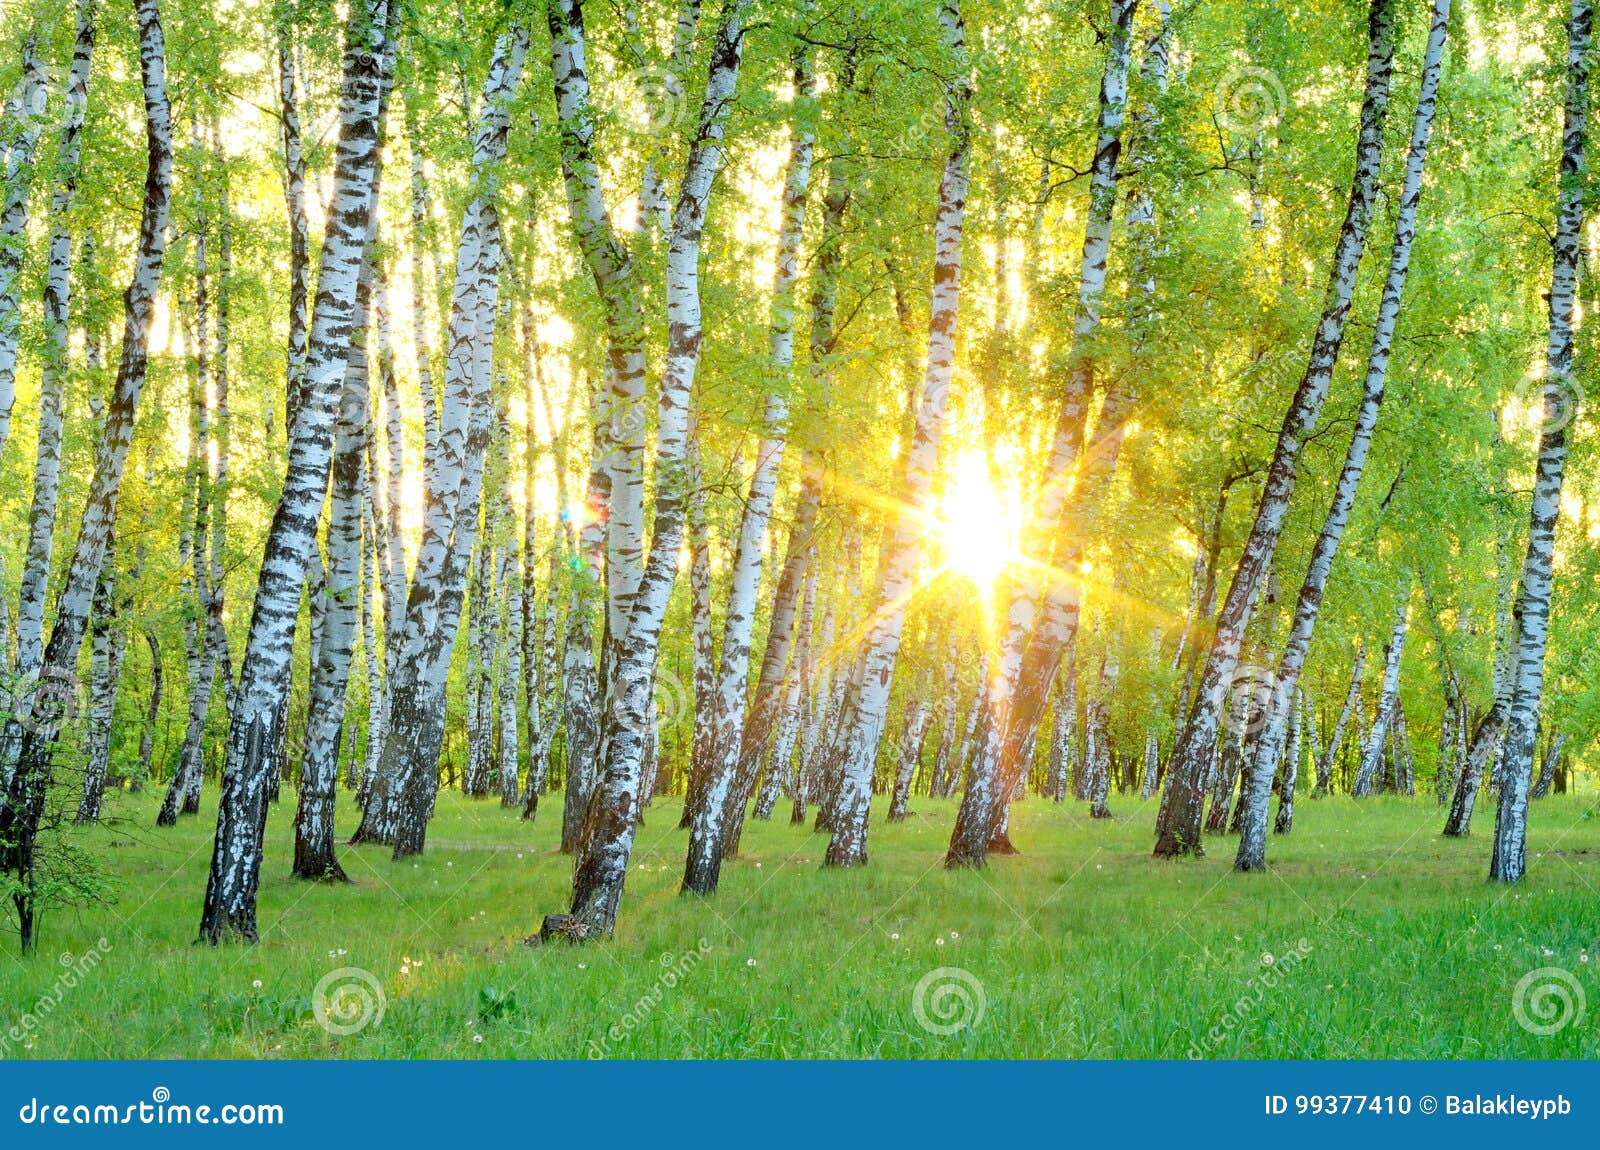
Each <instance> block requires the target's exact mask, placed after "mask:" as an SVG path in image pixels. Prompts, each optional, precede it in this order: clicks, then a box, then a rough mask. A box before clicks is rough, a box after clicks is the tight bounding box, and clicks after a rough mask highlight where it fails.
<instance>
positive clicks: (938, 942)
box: [933, 938, 944, 946]
mask: <svg viewBox="0 0 1600 1150" xmlns="http://www.w3.org/2000/svg"><path fill="white" fill-rule="evenodd" d="M933 945H934V946H943V945H944V939H942V938H936V939H934V940H933Z"/></svg>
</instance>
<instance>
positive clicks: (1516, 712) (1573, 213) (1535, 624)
mask: <svg viewBox="0 0 1600 1150" xmlns="http://www.w3.org/2000/svg"><path fill="white" fill-rule="evenodd" d="M1593 20H1594V12H1593V7H1592V4H1591V0H1572V15H1571V21H1570V23H1569V24H1568V26H1567V94H1566V113H1565V119H1564V122H1563V125H1562V134H1561V173H1560V176H1561V178H1560V191H1559V193H1558V200H1557V209H1556V234H1555V241H1554V243H1553V245H1552V247H1553V248H1554V252H1555V259H1554V264H1553V267H1552V270H1551V278H1550V295H1549V300H1550V341H1549V346H1548V349H1547V352H1546V356H1545V380H1544V420H1543V425H1542V427H1541V430H1540V434H1539V461H1538V465H1537V467H1536V469H1535V473H1534V484H1533V506H1532V508H1531V510H1530V512H1529V527H1528V552H1527V557H1526V559H1525V560H1524V561H1523V565H1522V582H1521V585H1520V587H1519V589H1518V591H1517V605H1516V610H1515V612H1514V618H1515V620H1516V638H1517V642H1516V652H1517V654H1516V659H1517V662H1516V677H1515V680H1514V682H1515V693H1514V694H1513V695H1512V698H1511V713H1510V717H1509V719H1508V721H1507V726H1506V740H1505V748H1504V751H1503V754H1504V757H1505V758H1504V763H1503V765H1502V768H1501V771H1502V781H1501V787H1500V803H1499V806H1498V808H1497V809H1496V812H1495V828H1494V858H1493V860H1492V862H1491V863H1490V866H1489V877H1490V878H1491V879H1493V880H1495V881H1496V882H1508V883H1509V882H1520V881H1521V879H1522V876H1523V873H1524V872H1525V871H1526V870H1527V861H1528V860H1527V836H1528V825H1527V820H1528V788H1529V784H1530V783H1531V782H1532V779H1533V744H1534V740H1535V738H1536V737H1537V735H1538V730H1539V708H1540V704H1541V702H1542V701H1543V693H1544V657H1545V646H1546V644H1547V643H1548V641H1549V635H1550V598H1551V587H1552V584H1553V582H1554V570H1553V568H1554V562H1555V537H1556V526H1557V523H1558V521H1559V520H1560V518H1561V486H1562V479H1563V478H1564V476H1565V472H1566V465H1567V453H1568V437H1567V432H1568V427H1567V420H1566V419H1563V418H1562V417H1561V416H1562V412H1563V411H1566V410H1568V409H1569V406H1570V404H1571V403H1572V395H1573V391H1574V389H1575V387H1576V384H1575V383H1574V381H1573V363H1572V358H1573V356H1572V344H1573V329H1574V326H1575V317H1576V315H1577V306H1578V305H1577V289H1578V273H1579V267H1580V262H1581V260H1582V235H1583V197H1584V173H1585V170H1586V168H1587V157H1586V155H1585V145H1586V142H1587V141H1586V132H1587V124H1586V117H1587V113H1588V99H1589V69H1590V67H1591V61H1590V58H1589V43H1590V34H1591V32H1592V29H1593ZM1580 394H1581V393H1580Z"/></svg>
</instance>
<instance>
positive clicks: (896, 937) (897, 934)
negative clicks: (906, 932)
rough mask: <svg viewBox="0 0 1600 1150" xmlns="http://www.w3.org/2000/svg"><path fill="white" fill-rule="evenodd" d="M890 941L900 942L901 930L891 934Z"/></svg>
mask: <svg viewBox="0 0 1600 1150" xmlns="http://www.w3.org/2000/svg"><path fill="white" fill-rule="evenodd" d="M889 941H890V942H899V941H900V932H899V931H895V932H894V933H892V934H891V935H889Z"/></svg>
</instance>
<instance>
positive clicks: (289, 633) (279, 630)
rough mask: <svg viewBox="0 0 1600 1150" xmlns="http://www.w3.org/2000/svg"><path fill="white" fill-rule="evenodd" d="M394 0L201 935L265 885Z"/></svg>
mask: <svg viewBox="0 0 1600 1150" xmlns="http://www.w3.org/2000/svg"><path fill="white" fill-rule="evenodd" d="M389 42H390V31H389V4H388V2H387V0H360V2H359V3H357V4H354V5H352V6H351V9H350V17H349V22H348V25H347V31H346V39H345V61H344V81H343V85H342V90H341V93H340V101H339V103H340V108H339V111H340V130H339V142H338V146H337V150H336V156H335V161H334V180H333V192H332V196H331V198H330V201H329V211H328V224H327V230H326V233H325V235H324V238H323V245H322V262H321V268H320V271H319V274H318V278H317V306H316V311H315V314H314V315H313V317H312V320H311V327H310V334H309V339H308V344H307V354H306V363H305V376H304V379H303V381H302V384H301V387H300V389H299V390H300V395H299V399H298V401H297V402H296V403H295V404H294V421H293V423H292V424H291V425H290V430H289V461H288V466H287V468H286V471H285V475H284V484H283V492H282V495H281V497H280V498H279V501H278V506H277V510H276V512H275V513H274V515H273V519H272V525H271V527H270V528H269V530H268V535H267V541H266V547H265V551H264V554H263V558H262V567H261V575H260V578H259V580H258V583H257V588H256V598H255V607H254V610H253V612H252V615H251V620H250V632H249V639H248V640H247V642H246V647H245V653H244V657H243V660H242V662H241V665H240V672H239V686H238V689H237V696H236V698H237V702H236V710H235V716H234V722H233V723H232V725H231V728H230V732H229V737H228V756H227V766H226V768H225V770H224V772H223V779H222V797H221V805H220V808H219V812H218V818H217V833H216V840H215V845H214V848H213V853H212V860H211V875H210V879H209V881H208V883H207V887H206V900H205V908H204V911H203V913H202V915H201V921H200V936H201V938H202V939H204V940H205V941H207V942H210V943H213V944H215V943H218V942H221V941H222V940H223V939H225V938H230V937H239V938H242V939H244V940H246V941H250V942H254V941H255V939H256V891H257V888H258V886H259V882H260V874H261V857H262V835H263V832H264V830H265V824H266V814H267V795H268V791H269V789H270V788H269V784H270V782H271V780H270V778H269V775H270V774H271V773H272V767H273V758H274V748H275V747H276V745H277V744H279V743H280V741H281V738H280V737H281V734H282V730H281V726H282V721H283V716H284V706H283V704H284V701H285V699H286V698H287V696H288V692H289V670H290V664H291V662H292V659H293V654H294V632H295V625H296V621H297V618H298V615H299V607H300V595H301V588H302V586H303V584H304V582H305V574H306V569H307V567H308V566H309V565H310V560H311V556H312V552H313V551H315V549H316V532H317V521H318V519H319V518H320V513H321V508H322V502H323V498H324V495H325V493H326V490H327V483H328V469H329V464H330V462H331V460H332V456H333V447H334V444H333V438H334V436H333V431H334V422H335V409H336V407H337V405H338V399H339V393H340V389H341V386H342V383H343V380H344V375H345V366H346V359H347V357H348V351H349V340H350V333H351V329H352V325H353V323H354V321H355V312H356V282H357V280H358V278H359V272H360V267H361V264H362V257H363V255H364V253H365V249H366V244H367V238H368V229H369V226H370V220H371V216H372V212H373V210H374V204H373V199H372V189H373V174H374V170H375V168H376V165H377V154H378V104H379V92H380V89H381V87H382V85H383V83H384V72H385V67H386V65H387V63H388V61H389V60H390V59H391V58H392V52H391V50H390V46H389Z"/></svg>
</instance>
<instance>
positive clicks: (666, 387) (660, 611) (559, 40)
mask: <svg viewBox="0 0 1600 1150" xmlns="http://www.w3.org/2000/svg"><path fill="white" fill-rule="evenodd" d="M575 7H576V5H575V3H574V0H557V3H555V4H552V6H551V25H552V26H551V32H552V35H553V39H554V47H553V49H552V56H553V66H554V71H555V76H556V87H557V91H558V92H560V91H562V89H563V88H567V89H569V90H570V88H571V86H572V84H573V81H574V73H575V72H578V73H581V69H582V64H581V61H582V43H583V41H582V29H581V23H580V22H579V21H577V20H576V19H575V18H574V15H573V13H574V10H575ZM563 10H564V11H565V13H566V16H567V18H566V20H565V21H563V20H561V19H560V18H559V14H560V13H561V12H562V11H563ZM747 15H748V4H747V0H729V2H728V4H727V5H726V6H725V7H724V9H723V13H722V20H721V23H720V25H719V27H718V28H717V32H716V36H715V39H714V43H713V45H712V50H711V66H710V72H709V74H708V76H707V78H706V88H705V98H704V100H703V101H702V104H701V112H700V122H699V130H698V132H697V134H696V135H695V137H694V143H693V145H692V146H691V147H690V150H689V155H688V159H687V161H686V164H685V167H684V176H683V185H682V190H681V192H680V194H679V196H678V202H677V207H676V209H675V210H674V212H673V219H672V235H671V239H670V241H669V243H668V251H667V292H666V296H667V299H666V310H667V320H668V342H667V354H666V363H665V369H664V372H663V375H662V381H661V396H660V402H659V409H658V410H659V420H658V424H657V433H656V464H655V486H656V490H655V527H654V532H653V534H652V537H651V540H650V555H649V559H648V560H647V562H646V563H645V565H644V570H643V575H642V578H641V579H639V581H638V582H637V584H636V586H635V588H634V591H633V593H631V594H627V593H626V592H624V593H625V595H626V607H627V618H626V628H625V630H624V632H623V635H622V637H621V638H620V641H619V639H618V637H617V636H616V635H615V634H613V636H612V649H613V650H614V652H615V657H614V662H613V664H612V665H613V668H614V671H615V675H614V678H613V680H612V682H611V690H610V692H609V697H608V699H607V707H606V714H605V720H604V726H603V728H602V738H601V743H600V745H601V747H602V748H603V755H602V758H601V761H600V771H599V775H598V777H597V778H596V780H595V786H594V790H593V793H592V794H591V795H590V798H589V803H588V808H587V810H586V811H585V812H584V823H583V829H582V832H581V834H580V838H579V843H578V848H577V851H576V856H577V857H576V859H575V860H574V867H573V876H572V904H571V907H572V909H571V914H572V918H573V919H574V920H575V922H576V923H577V925H578V928H579V931H580V933H582V934H584V935H586V936H595V935H600V936H608V935H610V934H611V932H612V931H613V929H614V928H615V926H616V919H617V909H618V906H619V905H620V903H621V900H622V888H623V883H624V881H625V879H626V878H627V871H628V859H629V856H630V854H631V853H632V850H633V837H634V832H635V828H636V826H637V821H636V820H637V813H638V795H639V793H640V782H641V773H642V770H643V759H644V753H645V743H646V739H647V738H648V735H649V732H650V730H651V729H652V728H653V723H652V721H651V720H652V718H653V714H654V704H655V700H654V679H655V670H656V662H657V657H658V655H659V653H660V638H661V626H662V623H663V621H664V618H665V615H666V610H667V603H668V600H669V599H670V598H671V595H672V588H673V584H674V583H675V582H676V580H677V574H678V565H679V559H678V553H679V549H680V548H681V546H682V543H683V535H684V519H685V513H686V510H687V507H686V503H687V500H686V498H685V496H686V492H685V491H684V483H685V480H686V479H687V471H688V462H689V459H688V455H689V436H690V418H689V409H690V406H691V403H692V397H693V395H694V377H695V371H696V369H697V368H698V366H699V360H700V344H701V330H700V244H701V237H702V234H703V231H704V227H705V217H706V208H707V205H708V203H709V201H710V198H711V191H712V187H713V185H714V184H715V181H716V177H717V173H718V172H719V171H720V170H721V168H722V157H723V153H722V139H723V134H724V132H725V130H726V125H727V116H728V111H729V105H730V104H731V102H732V100H733V96H734V93H735V90H736V88H737V86H738V79H739V65H740V62H741V58H742V56H743V51H744V40H745V20H746V17H747ZM562 25H564V26H562ZM575 64H576V66H575ZM584 95H585V97H587V86H586V85H585V86H584ZM576 215H577V212H574V216H575V217H576ZM614 398H615V397H614ZM620 458H621V461H622V462H623V463H624V464H626V463H627V461H628V459H629V452H628V451H627V450H626V446H625V449H624V450H623V451H622V453H621V457H620ZM638 463H639V467H638V470H637V471H632V470H629V469H628V468H624V472H623V474H622V475H620V476H619V479H620V481H621V485H622V487H623V488H625V489H626V488H630V487H633V486H637V487H639V488H640V489H641V490H642V488H643V484H644V474H643V466H642V465H643V460H642V459H640V460H639V461H638ZM612 495H613V499H615V497H616V495H617V484H615V483H614V484H613V489H612ZM614 506H615V504H614ZM614 521H615V514H614V515H613V522H614ZM609 546H610V547H612V548H615V547H616V546H617V541H616V539H615V538H613V539H612V540H611V541H610V543H609ZM623 561H624V562H625V561H626V556H623ZM613 574H614V572H613ZM610 594H611V599H612V607H613V609H614V608H615V607H616V605H617V603H616V596H617V592H616V590H615V589H611V591H610Z"/></svg>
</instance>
